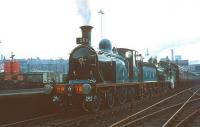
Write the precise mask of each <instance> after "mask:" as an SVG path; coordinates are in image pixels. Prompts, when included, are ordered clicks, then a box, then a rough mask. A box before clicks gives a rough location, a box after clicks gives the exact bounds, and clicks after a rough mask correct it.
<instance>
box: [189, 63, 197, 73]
mask: <svg viewBox="0 0 200 127" xmlns="http://www.w3.org/2000/svg"><path fill="white" fill-rule="evenodd" d="M189 68H190V71H192V72H193V73H195V74H197V75H200V64H192V65H190V66H189Z"/></svg>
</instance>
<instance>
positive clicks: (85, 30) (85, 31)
mask: <svg viewBox="0 0 200 127" xmlns="http://www.w3.org/2000/svg"><path fill="white" fill-rule="evenodd" d="M80 28H81V31H82V39H83V43H82V44H84V45H87V46H91V30H92V28H93V27H92V26H88V25H86V26H81V27H80Z"/></svg>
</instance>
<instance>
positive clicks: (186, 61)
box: [174, 60, 189, 66]
mask: <svg viewBox="0 0 200 127" xmlns="http://www.w3.org/2000/svg"><path fill="white" fill-rule="evenodd" d="M174 63H175V64H177V65H179V66H189V60H175V61H174Z"/></svg>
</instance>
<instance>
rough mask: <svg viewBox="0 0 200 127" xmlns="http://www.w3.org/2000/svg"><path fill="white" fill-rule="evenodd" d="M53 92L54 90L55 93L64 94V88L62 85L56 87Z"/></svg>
mask: <svg viewBox="0 0 200 127" xmlns="http://www.w3.org/2000/svg"><path fill="white" fill-rule="evenodd" d="M55 90H56V93H60V94H63V93H65V86H64V85H56V86H55Z"/></svg>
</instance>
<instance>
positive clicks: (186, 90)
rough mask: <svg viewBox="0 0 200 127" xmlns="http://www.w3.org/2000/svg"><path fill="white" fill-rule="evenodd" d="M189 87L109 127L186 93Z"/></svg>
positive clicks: (111, 126) (112, 126)
mask: <svg viewBox="0 0 200 127" xmlns="http://www.w3.org/2000/svg"><path fill="white" fill-rule="evenodd" d="M189 89H191V88H188V89H185V90H183V91H181V92H179V93H176V94H174V95H172V96H170V97H167V98H165V99H163V100H161V101H159V102H157V103H155V104H153V105H151V106H149V107H147V108H145V109H143V110H141V111H139V112H137V113H135V114H133V115H130V116H128V117H126V118H124V119H122V120H120V121H118V122H116V123H114V124H112V125H110V126H109V127H115V126H117V125H118V124H120V123H122V122H125V121H126V120H129V119H130V118H131V117H134V116H136V115H138V114H140V113H142V112H144V111H146V110H148V109H150V108H152V107H154V106H156V105H158V104H160V103H162V102H164V101H166V100H169V99H171V98H173V97H175V96H177V95H179V94H181V93H184V92H186V91H188V90H189Z"/></svg>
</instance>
